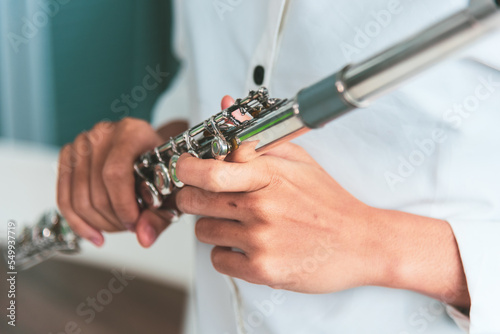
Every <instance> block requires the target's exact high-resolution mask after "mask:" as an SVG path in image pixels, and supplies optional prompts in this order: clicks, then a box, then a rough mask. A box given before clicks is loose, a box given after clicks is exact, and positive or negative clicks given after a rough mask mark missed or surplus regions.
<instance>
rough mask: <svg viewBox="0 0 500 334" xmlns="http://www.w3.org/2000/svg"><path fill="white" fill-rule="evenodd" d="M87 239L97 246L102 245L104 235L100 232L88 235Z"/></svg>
mask: <svg viewBox="0 0 500 334" xmlns="http://www.w3.org/2000/svg"><path fill="white" fill-rule="evenodd" d="M88 240H89V241H90V242H91V243H93V244H94V245H95V246H96V247H99V248H100V247H102V246H103V245H104V236H103V235H102V234H99V235H96V236H93V237H90V238H88Z"/></svg>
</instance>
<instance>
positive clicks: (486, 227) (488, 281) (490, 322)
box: [447, 219, 500, 334]
mask: <svg viewBox="0 0 500 334" xmlns="http://www.w3.org/2000/svg"><path fill="white" fill-rule="evenodd" d="M448 222H449V223H450V225H451V227H452V229H453V232H454V234H455V238H456V240H457V243H458V248H459V250H460V255H461V258H462V263H463V266H464V270H465V276H466V278H467V285H468V289H469V294H470V297H471V309H470V317H467V316H466V315H464V314H463V313H461V312H460V311H458V310H457V309H454V308H452V307H447V311H448V314H449V315H450V316H451V317H452V319H453V320H454V321H455V322H456V323H457V325H458V326H459V327H460V328H462V329H463V330H465V331H466V332H469V333H471V334H476V333H481V334H486V333H500V320H499V312H500V306H499V305H500V284H499V283H500V242H499V237H500V221H472V220H462V219H451V220H448Z"/></svg>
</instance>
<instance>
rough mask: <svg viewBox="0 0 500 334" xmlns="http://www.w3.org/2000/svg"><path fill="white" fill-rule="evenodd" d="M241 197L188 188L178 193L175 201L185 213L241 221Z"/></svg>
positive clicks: (234, 194) (236, 194) (235, 194)
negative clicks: (239, 203)
mask: <svg viewBox="0 0 500 334" xmlns="http://www.w3.org/2000/svg"><path fill="white" fill-rule="evenodd" d="M240 197H241V195H240V194H238V193H214V192H210V191H207V190H204V189H200V188H196V187H191V186H186V187H184V188H182V189H181V190H180V191H179V192H178V193H177V195H176V197H175V200H176V206H177V208H178V209H179V210H180V211H181V212H183V213H187V214H191V215H198V216H207V217H218V218H226V219H231V220H239V219H240V218H241V210H240V211H239V210H238V202H240Z"/></svg>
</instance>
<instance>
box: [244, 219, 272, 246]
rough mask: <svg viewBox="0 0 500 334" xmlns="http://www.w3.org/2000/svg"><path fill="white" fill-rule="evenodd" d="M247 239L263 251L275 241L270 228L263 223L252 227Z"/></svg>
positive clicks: (250, 243) (251, 244)
mask: <svg viewBox="0 0 500 334" xmlns="http://www.w3.org/2000/svg"><path fill="white" fill-rule="evenodd" d="M246 239H247V242H248V244H249V245H250V246H251V247H252V248H254V249H257V250H258V251H261V252H265V251H266V248H267V247H268V245H270V244H272V242H273V240H272V239H273V238H272V236H271V233H270V230H269V228H268V227H267V226H263V225H257V226H253V227H251V228H250V229H249V231H248V233H247V236H246Z"/></svg>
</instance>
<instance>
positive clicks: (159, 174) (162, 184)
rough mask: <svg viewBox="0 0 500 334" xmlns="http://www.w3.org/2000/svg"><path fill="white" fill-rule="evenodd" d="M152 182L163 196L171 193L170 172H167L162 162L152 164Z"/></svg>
mask: <svg viewBox="0 0 500 334" xmlns="http://www.w3.org/2000/svg"><path fill="white" fill-rule="evenodd" d="M154 183H155V186H156V189H158V191H159V192H160V194H162V195H163V196H167V195H170V194H171V193H172V189H173V187H172V182H171V180H170V174H169V173H168V168H167V166H165V164H164V163H161V162H160V163H157V164H156V165H155V166H154Z"/></svg>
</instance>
